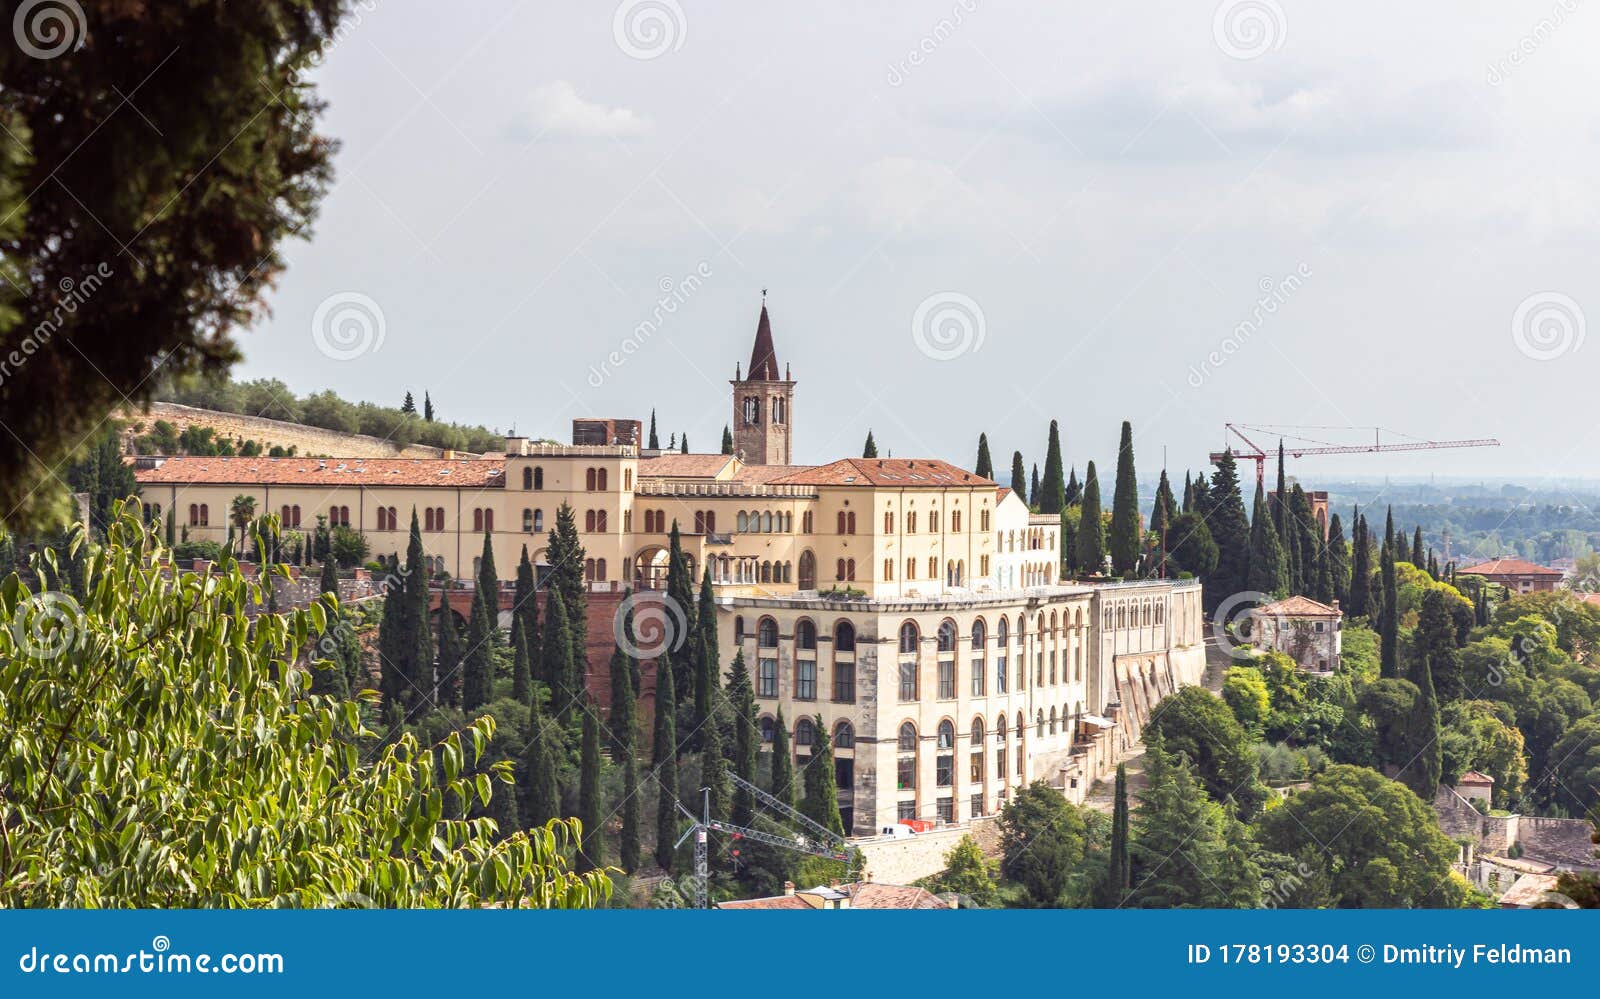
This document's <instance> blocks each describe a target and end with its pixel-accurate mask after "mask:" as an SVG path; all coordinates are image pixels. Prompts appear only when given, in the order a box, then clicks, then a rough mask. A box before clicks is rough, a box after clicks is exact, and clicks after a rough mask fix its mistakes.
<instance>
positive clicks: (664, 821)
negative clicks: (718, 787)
mask: <svg viewBox="0 0 1600 999" xmlns="http://www.w3.org/2000/svg"><path fill="white" fill-rule="evenodd" d="M673 687H674V683H673V681H672V673H671V672H670V671H669V670H667V669H665V668H664V664H663V662H662V661H661V660H659V659H657V660H656V703H655V747H654V749H655V751H654V754H653V756H652V758H651V762H652V765H653V766H654V767H655V773H656V784H657V786H658V787H659V789H660V795H659V797H658V798H657V803H656V863H657V864H659V865H660V866H661V869H662V870H664V871H666V872H668V873H669V874H670V873H671V872H672V859H673V853H674V844H675V843H676V842H677V839H678V726H677V717H676V716H677V713H678V708H677V703H676V700H675V698H674V697H673V693H674V691H673Z"/></svg>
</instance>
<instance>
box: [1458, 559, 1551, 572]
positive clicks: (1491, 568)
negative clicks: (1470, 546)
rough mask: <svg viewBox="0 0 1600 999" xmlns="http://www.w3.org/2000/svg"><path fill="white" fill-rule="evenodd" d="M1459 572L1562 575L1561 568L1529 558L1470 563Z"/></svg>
mask: <svg viewBox="0 0 1600 999" xmlns="http://www.w3.org/2000/svg"><path fill="white" fill-rule="evenodd" d="M1456 572H1457V573H1465V574H1466V575H1468V576H1560V575H1562V572H1561V570H1560V569H1551V568H1548V567H1546V566H1542V565H1536V564H1534V563H1533V562H1529V561H1528V560H1527V559H1520V558H1496V559H1490V560H1489V561H1487V562H1479V563H1478V564H1477V565H1469V566H1467V567H1466V568H1465V569H1457V570H1456Z"/></svg>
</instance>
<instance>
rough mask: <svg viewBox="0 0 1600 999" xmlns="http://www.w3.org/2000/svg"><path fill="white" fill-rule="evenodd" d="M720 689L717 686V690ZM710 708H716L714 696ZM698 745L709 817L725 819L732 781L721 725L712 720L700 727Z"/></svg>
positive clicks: (729, 801)
mask: <svg viewBox="0 0 1600 999" xmlns="http://www.w3.org/2000/svg"><path fill="white" fill-rule="evenodd" d="M720 690H721V688H718V692H720ZM712 710H713V712H714V711H715V710H716V702H715V698H714V697H713V702H712ZM700 747H701V748H700V780H701V783H702V785H703V786H705V787H706V788H708V789H710V791H711V802H710V805H711V817H712V818H714V819H725V818H727V817H728V813H729V810H730V808H731V807H732V802H731V797H732V789H733V783H732V782H731V781H729V780H728V755H727V750H726V749H725V748H724V747H723V745H722V726H720V725H718V724H716V723H715V722H712V723H711V724H708V725H706V726H704V727H702V728H701V730H700Z"/></svg>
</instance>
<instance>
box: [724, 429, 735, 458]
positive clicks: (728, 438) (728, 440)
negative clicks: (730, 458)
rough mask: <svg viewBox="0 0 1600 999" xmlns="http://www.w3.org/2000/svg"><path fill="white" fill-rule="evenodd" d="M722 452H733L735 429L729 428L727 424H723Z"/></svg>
mask: <svg viewBox="0 0 1600 999" xmlns="http://www.w3.org/2000/svg"><path fill="white" fill-rule="evenodd" d="M722 453H723V454H732V453H733V431H732V430H730V429H728V425H727V424H723V426H722Z"/></svg>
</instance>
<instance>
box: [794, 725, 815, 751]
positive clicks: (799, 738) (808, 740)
mask: <svg viewBox="0 0 1600 999" xmlns="http://www.w3.org/2000/svg"><path fill="white" fill-rule="evenodd" d="M816 741H817V729H816V726H814V725H812V724H811V719H810V718H801V719H800V720H799V721H797V722H795V723H794V744H795V745H796V746H810V745H812V744H813V743H815V742H816Z"/></svg>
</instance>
